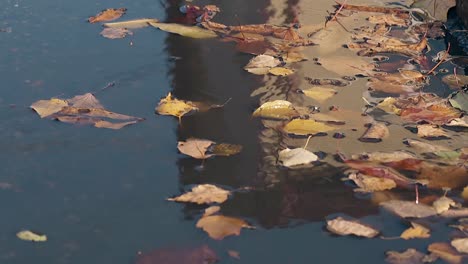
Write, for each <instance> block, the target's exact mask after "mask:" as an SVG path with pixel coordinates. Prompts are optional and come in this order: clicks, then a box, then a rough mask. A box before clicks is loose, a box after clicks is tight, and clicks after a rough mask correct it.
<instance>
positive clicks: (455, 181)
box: [416, 161, 468, 189]
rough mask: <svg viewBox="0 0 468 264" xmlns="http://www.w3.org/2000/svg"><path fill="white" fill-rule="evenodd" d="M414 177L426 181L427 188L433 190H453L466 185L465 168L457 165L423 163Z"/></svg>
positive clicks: (467, 181) (467, 182) (467, 179)
mask: <svg viewBox="0 0 468 264" xmlns="http://www.w3.org/2000/svg"><path fill="white" fill-rule="evenodd" d="M416 177H417V178H418V179H421V180H427V181H428V182H429V183H428V185H427V186H428V187H429V188H433V189H441V188H450V189H455V188H460V187H463V186H466V185H467V184H468V171H467V168H466V167H465V166H458V165H450V164H443V163H432V162H427V161H424V162H422V163H421V164H420V172H419V174H417V175H416Z"/></svg>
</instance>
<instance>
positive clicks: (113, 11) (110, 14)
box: [88, 8, 127, 23]
mask: <svg viewBox="0 0 468 264" xmlns="http://www.w3.org/2000/svg"><path fill="white" fill-rule="evenodd" d="M126 11H127V9H126V8H109V9H106V10H103V11H102V12H101V13H99V14H97V15H96V16H93V17H90V18H88V22H89V23H97V22H104V21H112V20H115V19H117V18H120V17H121V16H123V15H124V14H125V12H126Z"/></svg>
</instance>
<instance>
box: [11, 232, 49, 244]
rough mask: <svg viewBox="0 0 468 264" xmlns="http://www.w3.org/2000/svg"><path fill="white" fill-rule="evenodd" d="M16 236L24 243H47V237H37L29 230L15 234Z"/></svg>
mask: <svg viewBox="0 0 468 264" xmlns="http://www.w3.org/2000/svg"><path fill="white" fill-rule="evenodd" d="M16 236H17V237H18V238H19V239H21V240H25V241H33V242H45V241H47V236H46V235H39V234H36V233H33V232H31V231H29V230H23V231H20V232H18V233H16Z"/></svg>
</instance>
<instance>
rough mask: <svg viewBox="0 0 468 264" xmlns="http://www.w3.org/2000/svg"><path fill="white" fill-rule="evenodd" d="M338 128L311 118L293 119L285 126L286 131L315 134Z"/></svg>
mask: <svg viewBox="0 0 468 264" xmlns="http://www.w3.org/2000/svg"><path fill="white" fill-rule="evenodd" d="M335 129H337V128H335V127H332V126H329V125H326V124H324V123H321V122H317V121H315V120H310V119H293V120H292V121H290V122H289V123H287V124H286V126H285V127H284V128H283V130H284V132H286V133H288V134H294V135H302V136H307V135H315V134H319V133H325V132H328V131H332V130H335Z"/></svg>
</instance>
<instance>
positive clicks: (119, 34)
mask: <svg viewBox="0 0 468 264" xmlns="http://www.w3.org/2000/svg"><path fill="white" fill-rule="evenodd" d="M100 34H101V36H103V37H105V38H108V39H120V38H125V37H126V36H127V35H133V33H132V32H131V31H130V30H128V29H123V28H105V29H103V30H102V31H101V33H100Z"/></svg>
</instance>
